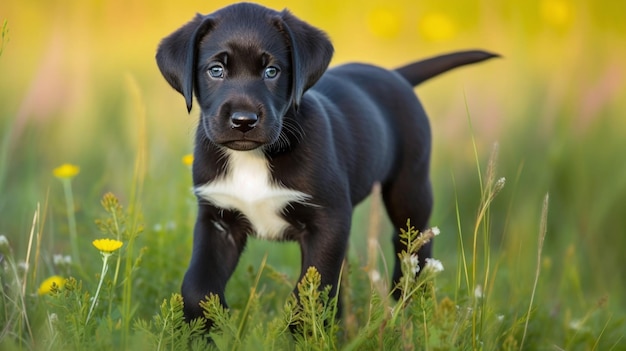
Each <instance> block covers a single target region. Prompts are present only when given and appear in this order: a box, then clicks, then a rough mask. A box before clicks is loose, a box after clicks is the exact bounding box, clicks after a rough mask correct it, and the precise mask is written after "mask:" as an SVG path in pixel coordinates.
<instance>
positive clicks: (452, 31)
mask: <svg viewBox="0 0 626 351" xmlns="http://www.w3.org/2000/svg"><path fill="white" fill-rule="evenodd" d="M419 30H420V33H421V34H422V37H424V39H426V40H429V41H444V40H449V39H452V38H454V36H456V33H457V28H456V25H455V24H454V22H453V21H452V19H451V18H450V17H449V16H448V15H446V14H443V13H440V12H431V13H429V14H426V15H425V16H424V17H423V18H422V20H421V21H420V23H419Z"/></svg>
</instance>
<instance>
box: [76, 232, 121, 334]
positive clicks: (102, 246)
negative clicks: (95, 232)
mask: <svg viewBox="0 0 626 351" xmlns="http://www.w3.org/2000/svg"><path fill="white" fill-rule="evenodd" d="M122 245H124V243H123V242H121V241H119V240H114V239H97V240H94V241H93V246H95V247H96V249H98V250H100V253H101V254H102V272H101V273H100V281H99V282H98V288H97V289H96V294H95V295H94V297H93V301H92V302H91V307H90V308H89V314H87V320H86V321H85V324H87V323H88V322H89V318H91V314H92V313H93V309H94V307H95V306H96V303H97V302H98V295H100V288H101V287H102V282H103V281H104V276H105V275H106V273H107V270H108V268H109V266H108V260H109V257H111V255H112V254H113V252H115V251H117V250H119V249H120V248H121V247H122Z"/></svg>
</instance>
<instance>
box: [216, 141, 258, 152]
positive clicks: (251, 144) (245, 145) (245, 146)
mask: <svg viewBox="0 0 626 351" xmlns="http://www.w3.org/2000/svg"><path fill="white" fill-rule="evenodd" d="M222 145H223V146H225V147H227V148H229V149H231V150H236V151H250V150H254V149H256V148H258V147H260V146H262V145H263V143H259V142H256V141H252V140H233V141H228V142H225V143H222Z"/></svg>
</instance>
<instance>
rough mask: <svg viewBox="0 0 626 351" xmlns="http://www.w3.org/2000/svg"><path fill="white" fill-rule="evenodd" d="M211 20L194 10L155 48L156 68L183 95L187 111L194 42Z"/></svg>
mask: <svg viewBox="0 0 626 351" xmlns="http://www.w3.org/2000/svg"><path fill="white" fill-rule="evenodd" d="M214 23H215V22H214V20H213V18H211V17H209V16H202V15H200V14H197V15H196V17H195V18H194V19H193V20H191V21H190V22H189V23H187V24H185V25H184V26H182V27H180V28H179V29H178V30H177V31H175V32H174V33H172V34H170V35H169V36H167V37H166V38H165V39H163V40H162V41H161V44H159V48H158V49H157V54H156V61H157V65H158V66H159V70H161V74H163V77H165V79H166V80H167V82H168V83H170V85H171V86H172V88H174V89H176V91H178V92H179V93H181V94H182V95H183V96H184V97H185V103H186V104H187V112H189V111H191V105H192V101H193V89H194V82H195V79H196V78H195V77H196V64H197V57H198V44H199V42H200V39H202V37H204V36H205V35H206V34H207V33H208V32H209V31H210V30H211V29H212V28H213V25H214Z"/></svg>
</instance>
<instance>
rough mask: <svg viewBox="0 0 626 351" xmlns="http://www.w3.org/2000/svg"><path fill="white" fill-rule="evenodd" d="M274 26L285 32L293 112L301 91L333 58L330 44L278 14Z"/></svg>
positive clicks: (303, 24) (323, 36) (287, 15)
mask: <svg viewBox="0 0 626 351" xmlns="http://www.w3.org/2000/svg"><path fill="white" fill-rule="evenodd" d="M277 26H278V27H279V29H280V30H281V31H282V32H283V33H285V35H286V36H287V40H288V43H289V46H290V50H291V101H292V103H293V106H294V107H295V108H296V109H297V108H298V106H299V105H300V99H301V98H302V95H303V94H304V92H305V91H306V90H307V89H309V88H310V87H311V86H313V84H315V82H317V80H318V79H320V77H321V76H322V74H324V72H325V71H326V68H327V67H328V64H329V63H330V59H331V58H332V56H333V45H332V44H331V42H330V40H329V39H328V37H327V36H326V34H325V33H324V32H322V31H321V30H319V29H317V28H315V27H313V26H311V25H309V24H308V23H306V22H304V21H302V20H300V19H298V18H296V17H295V16H294V15H292V14H291V12H289V11H287V10H283V12H281V13H280V18H279V19H278V23H277Z"/></svg>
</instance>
